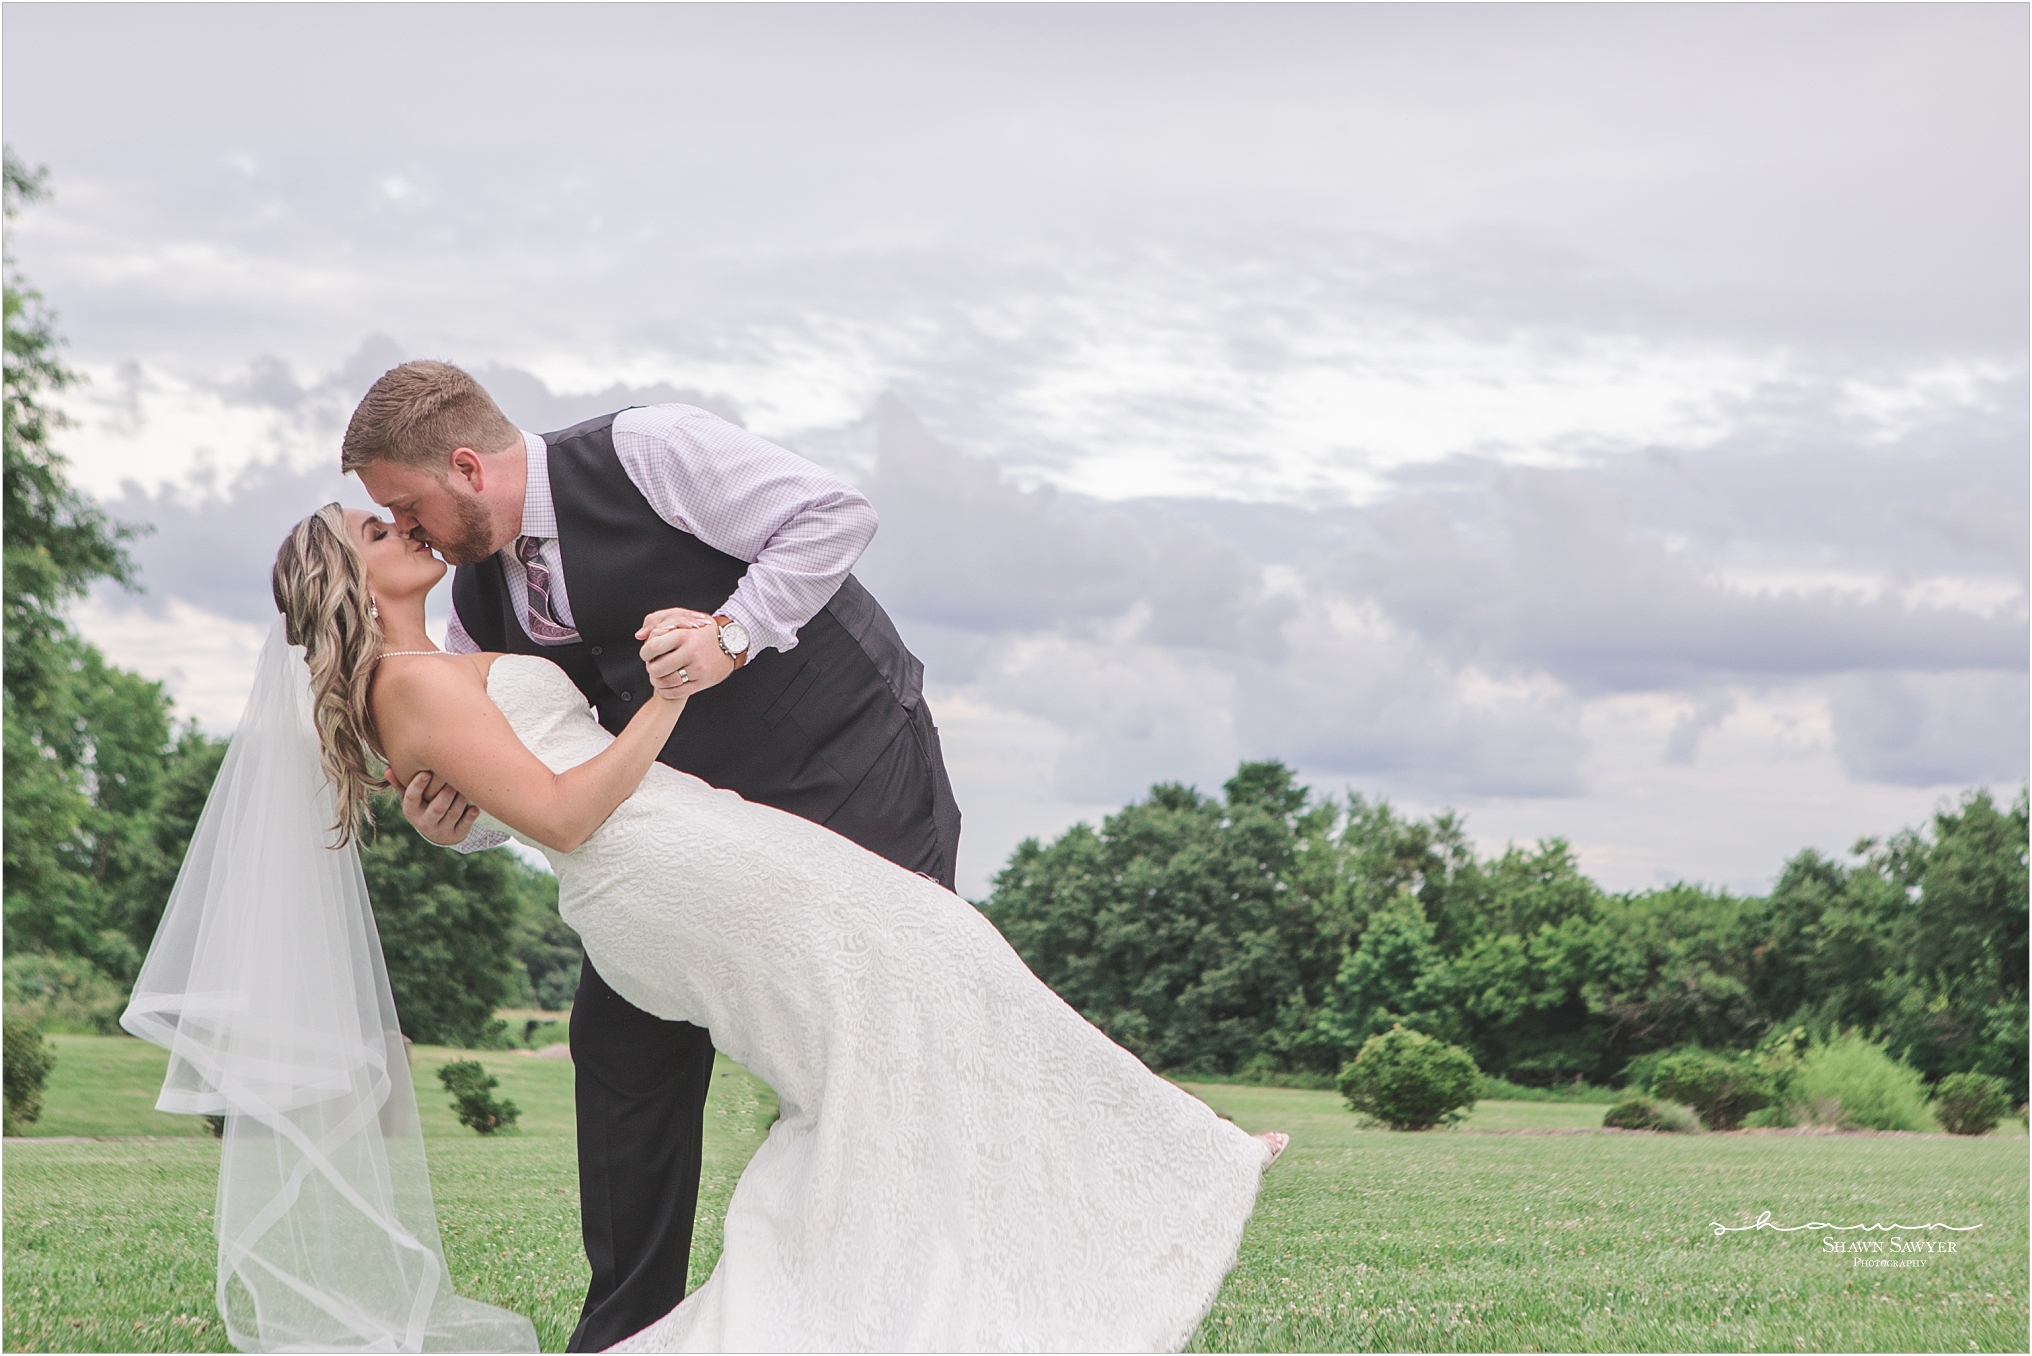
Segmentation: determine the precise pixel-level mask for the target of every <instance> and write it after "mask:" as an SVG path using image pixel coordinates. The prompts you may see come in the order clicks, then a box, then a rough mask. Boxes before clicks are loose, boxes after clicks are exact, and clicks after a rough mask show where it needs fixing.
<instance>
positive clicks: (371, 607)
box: [367, 598, 381, 621]
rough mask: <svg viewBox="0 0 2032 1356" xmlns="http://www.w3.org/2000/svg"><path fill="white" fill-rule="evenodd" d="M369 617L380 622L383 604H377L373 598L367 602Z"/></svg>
mask: <svg viewBox="0 0 2032 1356" xmlns="http://www.w3.org/2000/svg"><path fill="white" fill-rule="evenodd" d="M367 615H368V616H370V617H372V618H373V619H374V620H375V621H380V620H381V604H379V603H377V602H375V601H374V600H373V599H372V598H369V599H368V600H367Z"/></svg>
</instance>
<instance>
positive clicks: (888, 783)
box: [566, 701, 960, 1351]
mask: <svg viewBox="0 0 2032 1356" xmlns="http://www.w3.org/2000/svg"><path fill="white" fill-rule="evenodd" d="M826 827H827V828H830V829H832V830H833V831H834V832H835V833H838V834H839V835H840V836H842V837H844V838H847V839H850V840H851V841H853V842H856V843H859V844H860V845H861V846H862V847H864V848H867V849H868V850H869V851H870V852H873V853H876V854H877V855H879V856H882V857H886V858H888V859H889V860H890V861H892V862H895V863H896V864H897V865H898V866H901V867H904V868H906V869H908V870H911V871H915V872H917V873H919V874H920V875H924V876H928V877H930V878H931V879H933V880H935V881H937V882H938V883H939V884H941V885H943V886H945V887H946V888H947V889H948V890H950V889H952V888H953V875H954V869H955V865H956V860H957V856H958V848H959V828H960V817H959V807H958V804H957V803H956V802H955V801H954V799H953V793H952V784H951V783H950V781H948V780H947V777H946V770H945V759H944V757H943V756H942V753H941V750H940V748H939V742H938V730H937V727H936V726H934V725H933V724H932V720H931V712H930V711H929V709H927V707H926V706H925V704H924V703H923V702H922V701H919V702H918V703H917V706H916V709H915V710H914V711H913V712H912V713H911V720H910V723H909V724H908V725H907V726H906V727H905V728H904V729H903V730H902V731H901V733H899V735H898V736H897V737H896V739H895V740H894V741H893V742H892V743H891V744H890V746H889V747H888V749H887V750H886V751H885V752H884V754H883V756H882V757H881V758H880V759H878V760H877V761H876V763H875V765H874V767H873V768H872V769H871V770H870V771H869V773H868V774H867V776H866V777H864V778H863V779H862V781H861V782H860V784H859V785H858V786H857V787H856V788H855V789H854V791H853V793H852V794H851V795H850V796H848V797H847V799H846V801H845V802H844V803H843V804H842V805H841V806H840V807H839V808H838V809H837V810H835V811H834V812H833V813H832V814H831V815H830V816H828V817H827V819H826ZM571 1049H572V1061H573V1064H574V1066H575V1069H576V1076H577V1081H578V1130H579V1196H580V1208H581V1219H582V1225H583V1228H584V1231H585V1244H586V1257H587V1260H588V1261H590V1262H591V1264H592V1272H593V1276H592V1284H591V1285H590V1286H589V1287H588V1288H587V1291H586V1304H585V1309H584V1311H583V1312H582V1313H581V1314H580V1315H579V1322H578V1327H577V1328H575V1329H574V1330H573V1331H572V1335H571V1341H570V1342H569V1343H568V1344H567V1348H566V1349H567V1350H570V1351H600V1350H602V1349H604V1348H606V1347H610V1346H612V1345H613V1344H614V1343H616V1342H619V1341H621V1340H622V1339H623V1338H627V1337H632V1336H634V1335H635V1334H636V1333H638V1332H640V1331H642V1329H644V1328H646V1327H648V1326H649V1325H650V1324H651V1323H654V1322H655V1321H656V1320H657V1319H659V1318H662V1317H663V1316H664V1315H665V1314H667V1313H669V1312H670V1311H671V1310H672V1309H673V1308H675V1307H676V1305H677V1302H678V1301H679V1300H680V1299H682V1298H683V1297H684V1293H685V1281H686V1273H687V1269H688V1268H689V1266H690V1260H691V1236H692V1222H693V1217H694V1215H695V1214H696V1212H697V1209H698V1187H699V1166H700V1151H701V1147H702V1144H703V1141H704V1136H705V1109H706V1093H707V1091H708V1090H709V1089H710V1087H711V1084H712V1075H713V1042H712V1034H711V1033H710V1032H708V1031H706V1030H705V1029H704V1028H703V1027H697V1026H693V1025H692V1024H691V1023H689V1022H669V1021H665V1020H663V1019H662V1018H660V1017H654V1016H651V1015H650V1014H649V1013H646V1012H644V1011H642V1009H640V1008H638V1007H636V1006H635V1005H634V1004H632V1003H630V1002H629V1001H628V1000H627V999H625V998H623V997H621V995H619V994H617V993H615V992H614V991H613V989H611V988H609V987H608V985H607V982H606V981H605V980H603V979H601V978H600V976H599V973H598V972H597V971H595V970H594V969H593V965H592V962H591V961H590V960H588V961H587V962H586V963H585V966H584V967H583V969H582V970H581V971H580V976H579V990H578V996H577V997H576V998H575V999H574V1000H573V1003H572V1013H571Z"/></svg>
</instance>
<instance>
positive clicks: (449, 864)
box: [360, 794, 520, 1049]
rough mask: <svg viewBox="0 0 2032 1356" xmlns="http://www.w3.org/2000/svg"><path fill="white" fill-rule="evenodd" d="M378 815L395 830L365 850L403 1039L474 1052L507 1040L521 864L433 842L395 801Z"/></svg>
mask: <svg viewBox="0 0 2032 1356" xmlns="http://www.w3.org/2000/svg"><path fill="white" fill-rule="evenodd" d="M374 808H375V816H376V818H377V819H378V820H379V821H380V822H381V823H383V824H390V825H394V826H395V827H393V828H392V829H391V830H390V831H389V832H386V833H381V834H378V835H376V836H375V837H374V839H373V840H372V841H371V842H369V843H366V844H364V845H363V850H362V851H361V853H360V865H361V867H362V869H363V870H364V871H365V873H366V876H367V894H368V897H369V898H370V899H372V900H373V903H374V922H375V926H376V928H377V929H378V930H379V932H380V934H381V950H382V954H383V955H384V956H385V957H386V958H387V963H388V985H389V988H390V989H392V990H393V991H394V994H395V1013H396V1016H397V1018H398V1019H399V1020H400V1021H401V1023H402V1034H403V1035H405V1036H408V1037H409V1038H410V1039H411V1040H413V1041H418V1042H421V1043H423V1044H426V1045H456V1046H463V1047H465V1048H468V1049H471V1048H476V1047H480V1046H483V1045H486V1044H489V1043H492V1042H494V1041H497V1040H499V1039H500V1036H499V1033H500V1029H501V1024H500V1023H499V1022H498V1021H497V1020H496V1019H495V1017H494V1009H495V1008H497V1007H500V1006H501V1005H502V1004H503V1002H504V1001H505V1000H506V999H507V998H508V996H509V994H510V993H511V992H512V984H513V978H514V975H515V957H514V952H513V942H514V933H515V925H516V914H517V908H518V904H519V902H520V901H519V897H518V894H517V880H516V874H515V873H516V870H517V868H518V867H519V866H520V863H518V862H516V861H515V859H514V858H513V857H512V856H510V855H509V854H508V853H507V852H506V851H501V850H497V851H492V852H474V853H470V854H468V853H459V852H451V851H448V850H447V849H445V848H441V847H437V846H436V845H434V844H432V843H428V842H426V841H424V839H422V838H421V837H419V836H418V835H417V834H415V833H413V832H411V830H410V829H409V826H408V825H406V824H404V823H403V822H402V804H401V802H400V801H399V800H398V799H397V798H395V797H394V796H391V795H385V794H384V795H381V796H377V797H376V798H375V807H374Z"/></svg>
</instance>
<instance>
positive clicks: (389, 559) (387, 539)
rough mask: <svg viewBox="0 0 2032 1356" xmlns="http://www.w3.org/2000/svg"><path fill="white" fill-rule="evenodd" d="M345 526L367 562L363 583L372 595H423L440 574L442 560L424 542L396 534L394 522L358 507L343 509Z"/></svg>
mask: <svg viewBox="0 0 2032 1356" xmlns="http://www.w3.org/2000/svg"><path fill="white" fill-rule="evenodd" d="M346 526H347V527H348V528H350V529H351V530H352V533H353V544H354V545H355V546H357V547H359V548H360V559H361V560H362V561H364V562H365V563H366V566H367V587H368V589H369V590H371V591H372V592H373V594H374V596H375V597H376V598H385V599H390V600H393V599H396V598H402V597H406V596H408V595H410V594H416V595H419V596H421V595H423V594H426V593H429V592H430V591H431V589H433V588H435V587H436V586H437V581H438V580H440V579H442V578H444V575H445V563H444V562H443V561H442V560H439V559H438V558H437V557H436V556H435V555H432V554H431V550H430V546H429V545H428V544H427V543H425V542H420V541H411V540H410V539H409V538H408V537H404V536H399V535H397V533H396V531H395V525H394V524H393V523H390V522H389V521H388V520H387V519H385V518H377V517H375V516H374V515H373V514H371V513H368V512H365V511H364V510H361V509H347V510H346Z"/></svg>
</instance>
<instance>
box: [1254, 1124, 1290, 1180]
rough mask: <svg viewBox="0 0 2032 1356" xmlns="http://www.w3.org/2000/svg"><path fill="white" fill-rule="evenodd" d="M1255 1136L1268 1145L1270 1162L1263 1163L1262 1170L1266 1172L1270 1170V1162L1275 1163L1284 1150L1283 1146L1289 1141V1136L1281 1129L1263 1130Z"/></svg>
mask: <svg viewBox="0 0 2032 1356" xmlns="http://www.w3.org/2000/svg"><path fill="white" fill-rule="evenodd" d="M1256 1138H1257V1139H1260V1140H1262V1141H1263V1142H1264V1143H1265V1144H1267V1145H1269V1146H1270V1162H1269V1163H1265V1164H1264V1165H1263V1171H1265V1172H1268V1171H1270V1163H1275V1162H1276V1161H1277V1159H1278V1157H1279V1155H1281V1154H1282V1153H1283V1152H1284V1146H1285V1145H1287V1144H1289V1143H1291V1136H1289V1135H1287V1134H1285V1133H1284V1132H1283V1131H1282V1130H1265V1131H1264V1132H1263V1133H1262V1134H1260V1135H1258V1136H1256Z"/></svg>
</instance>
